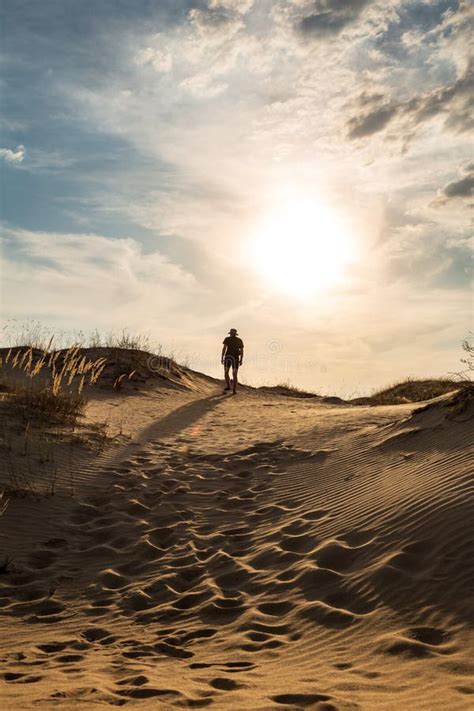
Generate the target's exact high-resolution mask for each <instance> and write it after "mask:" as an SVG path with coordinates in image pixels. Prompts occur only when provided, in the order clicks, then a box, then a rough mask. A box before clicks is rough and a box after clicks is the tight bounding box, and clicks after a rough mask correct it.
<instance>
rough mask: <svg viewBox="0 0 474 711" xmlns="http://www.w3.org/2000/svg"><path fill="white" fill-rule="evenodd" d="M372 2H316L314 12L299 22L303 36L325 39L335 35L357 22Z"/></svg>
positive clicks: (330, 0) (325, 0) (370, 0)
mask: <svg viewBox="0 0 474 711" xmlns="http://www.w3.org/2000/svg"><path fill="white" fill-rule="evenodd" d="M371 2H372V0H316V2H315V3H314V10H313V12H312V13H311V14H309V15H306V17H303V19H301V20H300V21H299V25H298V29H299V30H300V32H302V33H303V34H304V35H310V36H313V37H327V36H331V35H337V34H338V33H339V32H341V30H343V29H344V28H345V27H347V26H348V25H350V24H352V23H353V22H355V21H356V20H357V18H358V17H359V15H360V14H361V12H362V10H363V9H364V8H365V7H366V6H367V5H370V3H371Z"/></svg>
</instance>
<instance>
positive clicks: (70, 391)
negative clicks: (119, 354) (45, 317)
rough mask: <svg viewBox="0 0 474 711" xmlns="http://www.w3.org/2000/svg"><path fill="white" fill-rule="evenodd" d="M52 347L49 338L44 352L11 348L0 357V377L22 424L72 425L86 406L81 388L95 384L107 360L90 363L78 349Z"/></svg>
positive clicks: (31, 348) (30, 348) (74, 347)
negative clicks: (41, 421) (57, 423)
mask: <svg viewBox="0 0 474 711" xmlns="http://www.w3.org/2000/svg"><path fill="white" fill-rule="evenodd" d="M51 346H52V339H50V341H49V343H48V347H47V348H45V349H44V350H39V349H34V348H33V347H32V346H30V347H29V348H25V349H21V348H20V349H12V348H10V349H9V351H8V352H7V354H6V356H5V358H3V359H2V358H0V378H1V381H2V383H3V385H4V386H5V388H6V390H7V392H9V393H10V401H11V404H12V405H13V406H14V407H15V408H16V409H17V410H18V411H19V412H20V413H21V414H22V416H23V419H24V420H25V422H28V421H30V420H32V419H40V420H43V421H58V422H61V423H72V424H74V423H75V422H76V419H77V417H78V415H79V414H80V413H81V411H82V408H83V406H84V404H85V399H84V396H83V390H84V387H85V386H86V385H90V384H94V383H96V382H97V380H98V379H99V377H100V375H101V373H102V371H103V369H104V368H105V365H106V362H107V359H106V358H98V359H96V360H95V361H92V360H90V359H89V358H87V357H86V356H85V355H83V354H82V353H81V350H80V348H79V347H78V346H73V347H72V348H69V349H67V350H66V351H64V350H63V351H61V350H59V351H57V350H51Z"/></svg>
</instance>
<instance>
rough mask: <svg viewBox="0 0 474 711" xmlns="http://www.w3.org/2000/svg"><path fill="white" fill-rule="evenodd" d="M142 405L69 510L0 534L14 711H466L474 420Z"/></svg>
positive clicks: (1, 524) (36, 512)
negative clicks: (9, 564) (6, 567)
mask: <svg viewBox="0 0 474 711" xmlns="http://www.w3.org/2000/svg"><path fill="white" fill-rule="evenodd" d="M106 404H107V403H106ZM97 407H99V406H97ZM100 407H104V403H102V404H101V405H100ZM127 407H128V411H127V417H128V421H129V423H132V425H133V422H135V430H134V432H133V441H124V442H123V443H121V444H120V446H117V447H116V448H114V449H113V450H110V451H106V452H104V453H103V454H102V455H101V456H100V457H96V458H93V459H92V458H91V459H89V460H88V461H87V462H86V463H85V464H84V466H83V468H82V470H81V465H80V462H75V463H74V467H75V468H76V470H77V471H76V473H75V477H76V478H75V480H76V492H75V495H74V497H71V496H68V495H66V494H63V493H58V494H57V495H56V496H55V497H53V498H51V499H44V500H41V501H33V500H28V499H26V500H15V501H12V502H10V506H9V508H8V509H7V512H6V513H5V514H4V516H3V517H2V518H1V519H0V547H1V549H2V550H3V548H5V549H6V550H8V552H9V553H10V555H12V556H13V557H14V560H15V570H14V572H12V573H9V574H7V575H1V576H0V605H1V609H0V612H1V618H0V624H1V627H0V642H1V650H2V651H1V653H0V657H1V659H2V672H3V682H0V684H1V686H0V705H1V707H2V708H8V709H10V708H17V709H30V708H47V709H49V708H56V707H61V708H64V709H69V708H75V707H78V708H91V709H92V708H96V707H97V706H98V705H99V706H100V705H104V706H108V705H116V706H121V705H126V706H137V707H139V708H142V709H161V708H163V709H168V708H169V709H171V708H176V707H178V708H193V707H212V708H215V709H278V708H286V709H300V708H316V709H326V711H329V710H330V709H359V708H360V709H387V710H388V709H397V710H398V709H400V708H406V709H410V708H418V709H430V710H431V709H435V708H449V709H460V710H461V709H468V708H470V701H471V700H472V696H470V694H472V693H473V692H474V687H473V685H472V679H470V678H469V675H470V674H472V672H473V671H474V665H473V664H472V662H471V661H470V657H469V644H470V643H471V644H472V637H471V636H470V631H469V630H470V623H471V624H472V619H473V617H472V615H473V610H472V603H471V600H470V598H471V597H472V590H473V589H474V587H473V586H474V575H473V565H472V560H471V561H470V562H469V559H468V555H469V550H472V544H473V540H472V539H473V535H472V525H471V526H469V525H468V524H467V522H468V521H472V520H474V515H473V513H474V512H473V503H472V475H471V473H470V472H471V470H470V458H469V454H470V447H469V445H470V437H471V433H472V427H471V424H472V420H471V422H469V420H468V419H467V417H465V416H463V417H461V416H459V417H455V418H453V419H449V418H447V417H446V415H447V414H449V410H448V409H447V408H446V407H444V406H443V402H442V401H441V402H440V404H438V405H437V406H436V407H434V408H431V409H429V410H427V411H426V412H421V413H417V414H412V410H413V407H412V406H411V407H410V406H403V407H400V406H398V407H379V408H350V407H336V406H329V405H322V404H321V403H320V402H318V401H312V400H293V399H291V400H289V399H288V398H284V397H276V396H271V395H268V394H266V395H260V394H255V393H248V392H247V393H242V394H241V395H239V396H238V397H236V398H229V397H222V396H221V395H220V393H218V392H216V390H215V388H212V387H211V386H209V387H208V388H207V390H206V391H205V392H203V391H202V389H201V391H199V392H194V393H191V394H190V393H186V394H183V393H174V392H170V393H166V394H163V393H161V394H160V395H159V396H156V398H155V396H154V395H153V394H152V395H147V396H146V397H145V396H144V397H143V398H142V399H140V398H139V397H137V398H136V399H135V400H134V401H133V402H131V403H129V404H128V405H127ZM140 408H141V409H140ZM97 412H98V411H97ZM97 412H96V411H95V410H94V408H92V415H91V416H98V415H97ZM94 413H95V415H94ZM471 454H472V450H471ZM61 476H63V481H64V482H66V481H67V480H68V476H70V472H67V471H64V472H62V474H61ZM61 476H60V477H59V479H58V481H61ZM469 495H470V496H469Z"/></svg>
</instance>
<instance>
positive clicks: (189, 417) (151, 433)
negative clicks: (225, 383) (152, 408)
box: [137, 394, 222, 443]
mask: <svg viewBox="0 0 474 711" xmlns="http://www.w3.org/2000/svg"><path fill="white" fill-rule="evenodd" d="M220 402H222V396H221V395H220V394H215V395H211V396H210V397H205V398H202V400H194V401H193V402H190V403H188V404H186V405H182V406H181V407H178V409H177V410H174V411H173V412H170V414H169V415H166V417H162V418H161V420H156V422H153V424H151V425H150V426H149V427H147V428H146V429H144V430H143V431H142V432H140V435H139V436H138V437H137V442H140V443H145V442H149V441H150V440H154V439H159V438H160V437H172V436H174V435H177V434H179V433H180V432H182V431H183V430H186V429H187V428H188V427H190V426H191V425H192V424H194V422H196V421H197V420H199V419H201V417H203V416H204V415H205V414H206V413H208V412H209V411H210V410H212V409H213V408H214V407H215V406H216V405H218V404H219V403H220Z"/></svg>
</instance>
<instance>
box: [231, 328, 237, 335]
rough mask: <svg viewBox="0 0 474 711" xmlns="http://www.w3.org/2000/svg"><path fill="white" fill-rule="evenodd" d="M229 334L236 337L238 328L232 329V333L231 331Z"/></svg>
mask: <svg viewBox="0 0 474 711" xmlns="http://www.w3.org/2000/svg"><path fill="white" fill-rule="evenodd" d="M229 333H230V335H231V336H232V335H235V334H236V333H237V329H236V328H231V329H230V331H229Z"/></svg>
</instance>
